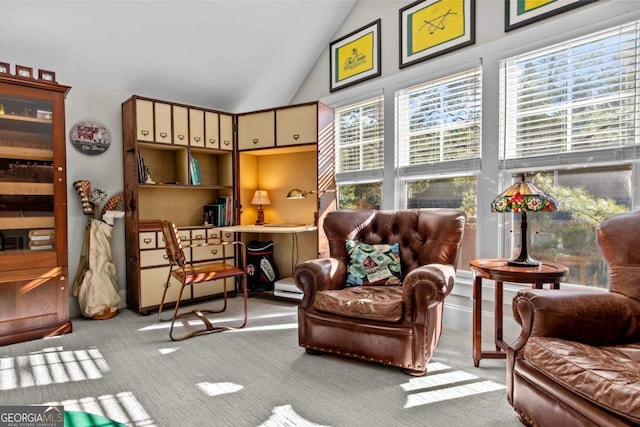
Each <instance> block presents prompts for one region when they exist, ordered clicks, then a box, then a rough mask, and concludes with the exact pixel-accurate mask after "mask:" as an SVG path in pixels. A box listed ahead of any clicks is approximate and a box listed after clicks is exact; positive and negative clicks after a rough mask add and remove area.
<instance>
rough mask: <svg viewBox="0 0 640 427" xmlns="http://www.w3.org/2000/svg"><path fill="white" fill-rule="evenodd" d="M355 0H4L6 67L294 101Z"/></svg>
mask: <svg viewBox="0 0 640 427" xmlns="http://www.w3.org/2000/svg"><path fill="white" fill-rule="evenodd" d="M355 2H356V0H280V1H277V0H276V1H270V0H209V1H178V0H173V1H147V0H138V1H115V0H104V1H89V0H84V1H60V0H49V1H0V62H9V63H10V64H11V65H12V69H13V66H14V65H15V64H19V65H24V66H27V67H33V68H34V70H37V69H45V70H50V71H54V72H55V73H56V79H57V81H58V82H59V83H62V84H69V85H74V84H80V85H85V86H90V87H96V88H102V89H106V90H115V91H122V92H126V93H130V94H138V95H143V96H148V97H152V98H158V99H166V100H170V101H174V102H183V103H186V104H192V105H198V106H204V107H211V108H216V109H220V110H224V111H229V112H243V111H252V110H257V109H262V108H268V107H272V106H275V105H286V104H288V103H289V102H290V101H291V99H292V97H293V96H294V95H295V93H296V91H297V90H298V88H299V87H300V85H301V84H302V83H303V81H304V79H305V77H306V76H307V74H308V73H309V71H310V70H311V68H312V67H313V66H314V64H315V62H316V60H317V59H318V57H319V56H320V55H321V54H322V53H323V52H325V50H326V48H327V46H328V45H329V43H330V42H331V40H332V39H333V38H334V35H335V33H336V31H337V30H338V28H339V27H340V25H341V23H342V21H343V20H344V19H345V17H346V16H347V15H348V14H349V12H350V11H351V9H352V7H353V5H354V4H355Z"/></svg>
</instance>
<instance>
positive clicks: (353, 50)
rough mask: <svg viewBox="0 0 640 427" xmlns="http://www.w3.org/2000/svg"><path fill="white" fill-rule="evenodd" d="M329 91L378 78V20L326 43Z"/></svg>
mask: <svg viewBox="0 0 640 427" xmlns="http://www.w3.org/2000/svg"><path fill="white" fill-rule="evenodd" d="M329 55H330V60H329V67H330V69H331V70H330V76H331V81H330V85H329V90H330V91H331V92H334V91H336V90H338V89H342V88H345V87H347V86H351V85H353V84H356V83H360V82H362V81H364V80H368V79H371V78H373V77H376V76H379V75H380V71H381V70H380V20H379V19H378V20H377V21H374V22H372V23H370V24H368V25H365V26H364V27H362V28H359V29H357V30H355V31H354V32H352V33H350V34H347V35H346V36H344V37H341V38H340V39H338V40H335V41H333V42H331V43H330V44H329Z"/></svg>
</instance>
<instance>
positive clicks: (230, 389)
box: [196, 382, 244, 396]
mask: <svg viewBox="0 0 640 427" xmlns="http://www.w3.org/2000/svg"><path fill="white" fill-rule="evenodd" d="M196 385H197V386H198V388H199V389H200V390H202V391H203V392H205V393H206V394H207V395H208V396H220V395H221V394H229V393H235V392H236V391H240V390H242V389H243V388H244V387H243V386H241V385H240V384H234V383H207V382H205V383H198V384H196Z"/></svg>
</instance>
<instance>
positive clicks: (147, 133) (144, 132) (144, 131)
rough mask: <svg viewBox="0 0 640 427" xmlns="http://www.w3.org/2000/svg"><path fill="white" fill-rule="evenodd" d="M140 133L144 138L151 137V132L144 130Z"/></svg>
mask: <svg viewBox="0 0 640 427" xmlns="http://www.w3.org/2000/svg"><path fill="white" fill-rule="evenodd" d="M140 133H141V134H142V136H149V131H148V130H145V129H142V130H141V131H140Z"/></svg>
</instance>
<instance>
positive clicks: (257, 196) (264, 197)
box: [251, 190, 271, 206]
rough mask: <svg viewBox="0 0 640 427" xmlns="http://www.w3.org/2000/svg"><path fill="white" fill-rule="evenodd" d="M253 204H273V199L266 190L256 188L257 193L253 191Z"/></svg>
mask: <svg viewBox="0 0 640 427" xmlns="http://www.w3.org/2000/svg"><path fill="white" fill-rule="evenodd" d="M251 204H252V205H262V206H265V205H270V204H271V200H270V199H269V194H268V193H267V191H266V190H256V192H255V193H253V199H251Z"/></svg>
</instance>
